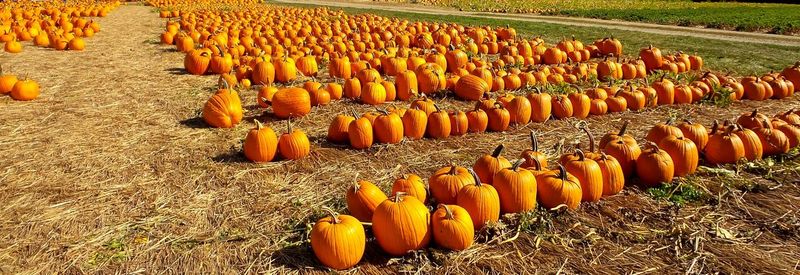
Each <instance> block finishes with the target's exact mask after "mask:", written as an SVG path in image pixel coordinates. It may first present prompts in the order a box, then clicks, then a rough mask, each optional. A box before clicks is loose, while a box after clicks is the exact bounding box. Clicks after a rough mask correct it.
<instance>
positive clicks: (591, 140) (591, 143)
mask: <svg viewBox="0 0 800 275" xmlns="http://www.w3.org/2000/svg"><path fill="white" fill-rule="evenodd" d="M581 130H583V132H584V133H586V135H587V136H589V153H591V152H594V149H595V147H594V135H592V131H589V126H587V125H586V124H582V125H581Z"/></svg>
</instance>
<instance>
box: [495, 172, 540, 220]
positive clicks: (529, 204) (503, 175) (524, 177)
mask: <svg viewBox="0 0 800 275" xmlns="http://www.w3.org/2000/svg"><path fill="white" fill-rule="evenodd" d="M523 161H524V160H522V159H519V160H517V161H516V162H515V163H514V165H512V166H511V167H507V168H503V169H501V170H500V171H498V172H497V174H495V175H494V178H493V179H492V182H493V183H492V185H493V186H494V188H495V189H497V194H498V195H499V196H500V211H502V212H503V213H521V212H527V211H531V210H533V209H534V208H536V177H535V176H534V175H533V173H531V171H528V170H527V169H525V168H520V165H522V162H523Z"/></svg>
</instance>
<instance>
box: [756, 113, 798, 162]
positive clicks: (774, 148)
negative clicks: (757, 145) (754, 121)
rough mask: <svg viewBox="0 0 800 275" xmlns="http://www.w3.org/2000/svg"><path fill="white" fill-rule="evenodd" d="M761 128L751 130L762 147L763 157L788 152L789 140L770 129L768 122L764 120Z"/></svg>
mask: <svg viewBox="0 0 800 275" xmlns="http://www.w3.org/2000/svg"><path fill="white" fill-rule="evenodd" d="M762 126H763V127H761V128H757V129H753V131H754V132H756V135H758V139H759V140H761V145H762V146H763V147H764V156H774V155H780V154H785V153H787V152H789V148H790V144H789V138H788V137H787V136H786V134H784V133H783V132H781V131H780V130H778V129H775V128H773V127H772V124H770V123H769V121H767V120H764V121H763V123H762Z"/></svg>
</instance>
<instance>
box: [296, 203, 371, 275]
mask: <svg viewBox="0 0 800 275" xmlns="http://www.w3.org/2000/svg"><path fill="white" fill-rule="evenodd" d="M324 209H325V211H327V212H328V213H329V214H330V216H327V217H324V218H322V219H320V220H318V221H317V222H316V223H314V226H313V227H311V238H310V239H311V250H313V251H314V255H315V256H317V259H318V260H319V261H320V262H321V263H322V264H323V265H325V266H327V267H330V268H333V269H338V270H344V269H348V268H351V267H353V266H355V265H356V264H358V262H359V261H361V257H363V256H364V249H365V248H366V244H367V237H366V234H365V233H364V226H363V225H361V222H360V221H359V220H358V219H356V218H355V217H353V216H350V215H339V213H336V212H334V211H333V210H331V209H329V208H324Z"/></svg>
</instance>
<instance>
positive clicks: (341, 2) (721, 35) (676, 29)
mask: <svg viewBox="0 0 800 275" xmlns="http://www.w3.org/2000/svg"><path fill="white" fill-rule="evenodd" d="M275 2H282V3H295V4H298V3H299V4H312V5H323V6H332V7H348V8H360V9H379V10H391V11H400V12H412V13H423V14H440V15H452V16H466V17H476V18H489V19H503V20H517V21H524V22H537V23H549V24H560V25H570V26H579V27H597V28H606V29H616V30H625V31H638V32H644V33H654V34H662V35H677V36H691V37H699V38H707V39H717V40H726V41H734V42H747V43H757V44H770V45H781V46H800V36H788V35H777V34H767V33H755V32H737V31H727V30H718V29H709V28H701V27H682V26H671V25H659V24H650V23H641V22H629V21H621V20H604V19H594V18H580V17H567V16H547V15H534V14H516V13H494V12H470V11H460V10H458V9H454V8H448V7H437V6H427V5H414V4H407V3H391V2H378V3H376V2H373V1H368V0H275Z"/></svg>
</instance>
